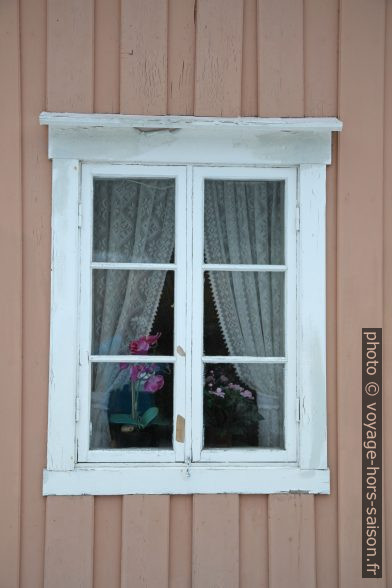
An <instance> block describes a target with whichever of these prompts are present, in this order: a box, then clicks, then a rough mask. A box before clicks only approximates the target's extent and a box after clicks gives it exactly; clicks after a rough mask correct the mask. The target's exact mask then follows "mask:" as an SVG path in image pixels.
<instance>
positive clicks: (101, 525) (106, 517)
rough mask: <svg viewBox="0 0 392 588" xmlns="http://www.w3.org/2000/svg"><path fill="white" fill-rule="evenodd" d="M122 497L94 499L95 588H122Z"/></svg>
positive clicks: (99, 497)
mask: <svg viewBox="0 0 392 588" xmlns="http://www.w3.org/2000/svg"><path fill="white" fill-rule="evenodd" d="M121 514H122V498H121V496H96V497H95V499H94V588H107V587H108V586H110V588H120V584H121V520H122V519H121Z"/></svg>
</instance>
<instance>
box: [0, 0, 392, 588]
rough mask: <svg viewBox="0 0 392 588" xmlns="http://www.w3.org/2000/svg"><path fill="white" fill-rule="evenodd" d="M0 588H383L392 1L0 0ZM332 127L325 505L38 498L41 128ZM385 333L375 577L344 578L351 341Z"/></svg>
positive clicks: (355, 406)
mask: <svg viewBox="0 0 392 588" xmlns="http://www.w3.org/2000/svg"><path fill="white" fill-rule="evenodd" d="M0 32H1V34H0V68H1V80H2V88H1V91H0V112H1V119H2V128H1V132H0V152H1V168H2V171H1V176H0V177H1V190H0V193H1V209H0V210H1V214H0V267H1V288H0V314H1V325H2V330H1V335H2V336H1V353H0V361H1V414H2V419H1V426H0V463H1V464H2V475H1V482H0V587H1V588H16V587H18V586H21V587H23V588H42V587H43V586H44V587H45V588H77V587H82V588H91V587H92V586H94V588H108V587H110V588H119V587H120V586H121V587H122V588H126V587H127V588H128V587H129V588H131V587H132V588H139V587H148V588H155V587H159V588H165V587H169V586H170V587H171V588H187V587H190V586H193V587H194V588H209V587H222V588H231V587H233V588H234V587H238V586H240V587H241V588H251V587H258V588H266V587H269V588H285V587H286V586H287V587H290V588H297V587H298V588H299V587H305V588H315V587H316V586H317V588H335V587H338V586H340V587H341V588H357V587H361V586H372V587H373V586H383V587H386V586H392V537H391V532H392V468H391V459H392V427H390V426H388V423H389V422H390V421H391V419H392V396H391V384H392V361H391V354H392V306H391V302H390V301H391V297H392V198H391V196H392V195H391V190H392V164H391V158H392V0H340V2H339V0H258V1H257V0H197V2H196V0H122V1H120V0H111V1H109V0H95V2H94V0H48V1H46V0H19V2H18V0H1V1H0ZM45 109H47V110H51V111H72V112H121V113H132V114H195V115H209V116H221V115H223V116H238V115H243V116H247V115H252V116H255V115H258V116H304V115H305V116H326V115H332V116H339V117H340V118H342V119H343V121H344V130H343V133H342V135H341V137H340V138H339V141H337V140H336V139H335V142H334V157H333V165H332V166H331V167H330V168H329V170H328V211H327V217H328V218H327V224H328V231H327V233H328V236H327V239H328V243H327V255H328V260H327V267H328V276H327V277H328V309H327V311H328V322H327V326H328V342H327V344H328V432H329V465H330V467H331V473H332V493H331V496H316V497H313V496H306V495H279V496H276V495H275V496H238V495H222V496H182V497H181V496H174V497H168V496H148V497H147V496H145V497H143V496H125V497H124V498H121V497H99V498H94V497H50V498H48V499H46V500H45V499H44V498H43V497H42V496H41V478H42V469H43V467H44V465H45V451H46V447H45V445H46V419H47V389H48V345H49V279H50V275H49V274H50V272H49V268H50V198H51V193H50V191H51V188H50V164H49V162H48V160H47V129H46V128H40V127H39V125H38V114H39V112H40V111H42V110H45ZM376 326H383V327H384V342H385V347H384V349H385V354H384V358H385V401H384V408H385V410H384V418H385V423H386V427H385V439H384V441H385V446H384V451H385V479H384V496H385V526H384V528H385V541H384V545H385V554H384V562H385V564H384V578H383V579H382V580H378V581H374V580H368V581H365V580H361V579H360V576H361V560H360V540H361V539H360V537H361V532H360V530H361V527H360V496H361V486H360V455H361V453H360V434H361V428H360V423H361V420H360V419H361V417H360V406H361V403H360V345H361V327H376Z"/></svg>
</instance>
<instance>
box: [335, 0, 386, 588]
mask: <svg viewBox="0 0 392 588" xmlns="http://www.w3.org/2000/svg"><path fill="white" fill-rule="evenodd" d="M340 8H341V12H340V14H341V21H340V68H339V115H340V117H341V118H342V120H343V122H344V131H343V133H342V135H341V137H339V169H338V194H339V198H338V224H337V226H338V259H339V264H338V278H337V279H338V281H337V304H338V306H337V312H338V331H337V332H338V344H337V357H338V381H337V384H338V387H337V390H338V432H339V434H338V452H339V472H338V475H339V498H338V499H339V517H340V518H339V560H340V567H339V581H340V585H341V586H356V587H360V586H370V585H373V581H372V580H363V579H362V578H361V576H362V566H361V559H362V554H361V517H360V512H361V483H360V479H361V422H362V421H361V418H362V417H361V402H359V398H360V392H359V391H360V390H361V328H362V327H369V328H371V327H381V326H382V304H383V300H382V292H383V284H382V249H383V237H382V227H383V168H382V165H383V114H384V113H383V97H384V40H385V2H384V1H380V2H376V3H375V2H372V1H370V0H342V1H341V3H340ZM348 419H349V423H350V425H349V426H348ZM378 585H380V586H383V585H384V586H385V578H384V580H380V581H378Z"/></svg>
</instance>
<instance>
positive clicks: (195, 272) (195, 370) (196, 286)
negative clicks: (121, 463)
mask: <svg viewBox="0 0 392 588" xmlns="http://www.w3.org/2000/svg"><path fill="white" fill-rule="evenodd" d="M203 183H204V180H203V174H202V173H201V172H200V170H198V169H195V168H194V169H193V190H192V196H193V202H192V211H193V215H192V220H193V259H192V279H193V284H192V291H193V304H192V310H193V324H192V343H193V345H192V461H200V456H201V450H202V447H203V364H202V354H203V312H204V308H203V278H204V272H203V269H202V266H203V251H204V239H203V208H204V206H203V202H204V190H203Z"/></svg>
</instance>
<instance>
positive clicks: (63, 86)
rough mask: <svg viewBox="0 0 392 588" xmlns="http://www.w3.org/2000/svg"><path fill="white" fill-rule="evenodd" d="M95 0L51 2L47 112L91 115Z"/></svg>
mask: <svg viewBox="0 0 392 588" xmlns="http://www.w3.org/2000/svg"><path fill="white" fill-rule="evenodd" d="M93 32H94V0H82V1H81V0H67V2H64V1H63V0H48V46H47V47H48V48H47V51H48V53H47V76H48V78H47V109H48V110H52V111H57V112H91V111H92V109H93V83H94V82H93V77H94V66H93V59H94V57H93V56H94V49H93V38H94V35H93Z"/></svg>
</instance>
